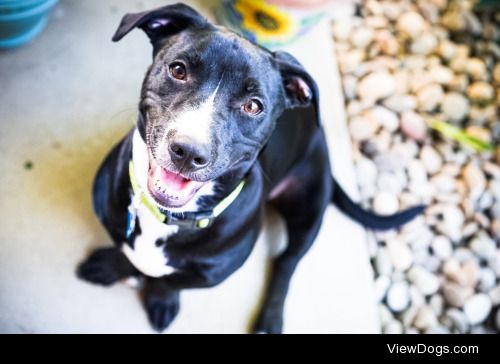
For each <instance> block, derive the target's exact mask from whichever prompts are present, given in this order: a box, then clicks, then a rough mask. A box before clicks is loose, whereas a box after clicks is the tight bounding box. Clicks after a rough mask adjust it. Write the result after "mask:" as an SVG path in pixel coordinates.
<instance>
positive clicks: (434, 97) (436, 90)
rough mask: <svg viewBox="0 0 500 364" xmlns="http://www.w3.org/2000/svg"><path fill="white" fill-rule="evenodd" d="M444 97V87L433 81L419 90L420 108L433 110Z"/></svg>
mask: <svg viewBox="0 0 500 364" xmlns="http://www.w3.org/2000/svg"><path fill="white" fill-rule="evenodd" d="M443 98H444V92H443V88H442V87H441V86H440V85H438V84H436V83H431V84H429V85H426V86H424V87H422V88H421V89H420V90H419V91H418V93H417V99H418V108H419V110H422V111H427V112H429V111H432V110H434V109H436V108H437V107H438V106H439V105H440V104H441V102H442V101H443Z"/></svg>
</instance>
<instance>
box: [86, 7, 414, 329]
mask: <svg viewBox="0 0 500 364" xmlns="http://www.w3.org/2000/svg"><path fill="white" fill-rule="evenodd" d="M135 27H139V28H141V29H143V30H144V31H145V32H146V33H147V34H148V36H149V38H150V39H151V42H152V44H153V49H154V52H153V54H154V62H153V65H152V66H151V68H150V69H149V71H148V73H147V75H146V79H145V81H144V85H143V92H142V98H141V104H140V115H139V118H138V124H137V128H138V130H139V131H140V134H141V136H142V138H143V139H144V141H146V142H147V145H148V148H149V149H150V152H151V153H152V155H154V157H155V158H157V160H158V161H160V162H161V163H162V165H164V167H165V168H175V166H174V165H172V163H171V160H170V159H169V157H168V154H167V153H168V152H167V151H165V150H158V147H157V145H158V143H155V142H154V141H155V140H156V139H155V138H162V137H165V136H164V135H163V134H164V133H165V130H166V127H167V125H168V123H169V122H170V121H169V120H170V118H171V117H172V115H175V113H176V111H177V110H181V109H182V107H181V106H179V105H185V104H186V103H187V104H190V105H197V104H199V103H200V102H202V100H203V99H205V98H206V97H207V96H208V95H210V93H211V92H212V91H213V90H214V88H215V87H216V86H218V85H222V86H221V91H220V93H219V94H218V95H219V96H218V97H217V99H216V101H215V112H214V115H215V116H214V120H213V124H212V126H211V128H212V132H213V135H211V141H212V142H211V144H210V145H209V146H207V148H209V149H210V161H209V164H208V166H207V167H206V168H202V169H198V170H189V169H187V170H183V171H182V172H183V173H184V175H185V176H187V177H188V178H190V179H192V180H197V181H202V182H204V181H216V183H217V189H216V193H215V195H212V196H206V197H203V196H202V197H201V198H200V200H199V205H200V208H202V209H206V208H211V207H213V206H215V204H216V203H217V202H219V201H221V200H222V199H223V198H224V197H225V196H227V195H228V194H229V193H230V192H231V191H232V190H233V189H234V188H235V186H236V185H238V183H239V182H240V181H241V180H242V179H243V178H246V185H245V187H244V189H243V191H242V192H241V194H240V195H239V196H238V198H237V199H236V200H235V201H234V202H233V203H232V204H231V205H230V206H229V208H227V210H226V211H224V213H223V214H222V215H221V216H219V217H218V218H217V219H216V220H215V222H214V223H213V225H212V226H210V227H209V228H206V229H182V228H181V229H180V230H179V231H178V233H177V234H175V235H173V236H171V237H169V238H168V242H165V241H159V242H158V243H159V244H163V246H164V250H163V251H164V254H165V256H168V258H169V264H170V265H172V266H173V267H174V268H175V272H174V273H172V274H170V275H166V276H164V277H161V278H151V277H144V278H145V279H146V285H145V288H144V299H145V307H146V310H147V313H148V316H149V319H150V322H151V324H152V325H153V327H154V328H155V329H157V330H163V329H165V328H166V327H168V325H169V324H170V323H171V322H172V320H173V319H174V318H175V316H176V314H177V312H178V310H179V291H180V290H182V289H187V288H198V287H210V286H214V285H217V284H218V283H220V282H222V281H223V280H224V279H226V278H227V277H228V276H230V275H231V274H232V273H233V272H234V271H236V270H237V269H238V268H239V267H240V266H241V265H242V264H243V263H244V262H245V260H246V259H247V257H248V256H249V254H250V253H251V251H252V248H253V246H254V243H255V241H256V239H257V237H258V235H259V232H260V229H261V223H262V214H263V209H264V206H265V205H266V204H269V205H272V206H274V208H275V209H277V211H279V212H280V213H281V215H282V216H283V218H284V219H285V221H286V227H287V231H288V246H287V248H286V250H285V251H284V252H283V253H282V254H281V255H280V256H279V257H277V258H276V259H275V260H274V262H273V266H272V273H271V277H270V282H269V285H268V288H267V294H266V296H265V302H264V305H263V307H262V310H261V312H260V314H259V316H258V319H257V321H256V323H255V326H254V331H255V332H265V333H280V332H281V330H282V324H283V318H282V316H283V306H284V302H285V297H286V294H287V290H288V285H289V281H290V278H291V276H292V274H293V272H294V270H295V268H296V266H297V264H298V263H299V261H300V259H301V258H302V256H303V255H304V254H305V253H306V252H307V251H308V249H309V247H310V246H311V245H312V243H313V242H314V239H315V238H316V235H317V233H318V230H319V228H320V226H321V223H322V218H323V213H324V211H325V209H326V207H327V206H328V204H330V203H332V202H333V203H335V204H336V205H337V206H338V207H339V208H340V209H341V210H342V211H343V212H345V213H346V214H347V215H349V216H350V217H352V218H353V219H355V220H356V221H358V222H360V223H362V224H363V225H365V226H366V227H369V228H373V229H389V228H393V227H396V226H399V225H401V224H404V223H406V222H408V221H409V220H411V219H412V218H413V217H415V216H416V215H417V214H419V213H420V212H421V211H422V209H423V207H421V206H419V207H415V208H412V209H410V210H407V211H404V212H401V213H399V214H396V215H393V216H388V217H380V216H376V215H373V214H371V213H369V212H365V211H363V210H362V209H361V208H360V207H359V206H358V205H357V204H355V203H354V202H352V201H351V200H350V199H349V197H348V196H347V195H346V193H345V192H344V191H343V190H342V189H341V188H340V186H339V185H338V184H337V182H336V181H335V179H334V178H333V177H332V173H331V169H330V161H329V158H328V150H327V145H326V142H325V137H324V133H323V129H322V128H321V127H320V124H319V110H318V102H319V98H318V91H317V87H316V85H315V83H314V81H313V79H312V78H311V77H310V75H309V74H308V73H307V72H306V71H305V70H304V68H303V67H302V66H301V65H300V64H299V62H297V61H296V60H295V59H294V58H293V57H292V56H291V55H289V54H287V53H284V52H275V53H272V52H269V51H267V50H265V49H262V48H260V47H258V46H256V45H253V44H251V43H249V42H248V41H246V40H244V39H242V38H239V37H237V36H235V35H232V33H229V32H228V31H226V30H224V29H222V28H219V27H215V26H213V25H211V24H209V23H208V22H207V21H206V20H205V19H204V18H203V17H201V16H200V15H199V14H198V13H197V12H195V11H194V10H192V9H191V8H189V7H187V6H185V5H182V4H177V5H173V6H166V7H163V8H161V9H157V10H154V11H150V12H144V13H140V14H129V15H127V16H125V17H124V19H123V21H122V23H121V25H120V27H119V29H118V30H117V33H116V34H115V37H114V40H115V41H117V40H119V39H121V38H122V37H123V36H124V35H126V34H127V33H128V32H129V31H130V30H132V29H133V28H135ZM179 55H182V57H184V58H183V59H184V60H185V62H186V63H187V64H188V71H190V76H191V79H190V82H191V84H188V83H184V84H179V83H176V82H174V80H172V79H169V78H168V77H167V76H166V75H165V72H164V69H165V65H167V64H168V63H169V62H171V61H172V60H174V59H176V58H178V57H181V56H179ZM250 96H252V97H258V99H259V100H261V102H262V104H263V107H264V110H263V112H262V113H261V114H259V115H256V116H252V117H250V116H249V115H246V114H244V113H242V112H241V109H240V107H239V105H241V103H242V102H244V101H245V100H246V99H247V98H248V97H250ZM234 105H236V106H234ZM297 107H301V108H297ZM171 134H172V133H170V135H168V138H174V139H175V137H176V136H175V133H174V135H171ZM169 142H171V140H170V139H169ZM155 148H156V149H155ZM131 158H132V132H131V133H130V134H129V135H128V136H126V137H125V138H124V139H123V141H122V142H121V143H120V144H119V145H117V146H116V147H115V148H114V149H113V150H112V151H111V153H110V154H109V155H108V157H107V158H106V160H105V161H104V163H103V165H102V166H101V168H100V170H99V172H98V174H97V177H96V180H95V185H94V191H93V192H94V206H95V211H96V214H97V216H98V217H99V219H100V220H101V222H102V223H103V225H104V226H105V227H106V229H107V231H108V232H109V234H110V235H111V237H112V239H113V241H114V242H115V244H116V247H115V248H109V249H101V250H98V251H96V252H94V253H93V254H92V255H91V256H90V257H89V258H88V259H87V260H86V261H85V262H84V263H83V264H82V265H80V267H79V269H78V274H79V276H80V277H81V278H83V279H85V280H87V281H90V282H93V283H97V284H103V285H110V284H112V283H115V282H117V281H119V280H121V279H124V278H127V277H131V276H137V275H141V273H140V272H139V271H138V270H137V269H136V268H135V267H134V266H133V265H132V264H131V263H130V262H129V261H128V260H127V258H126V257H125V255H124V254H123V253H122V252H121V250H120V247H121V246H122V244H129V245H131V246H133V244H134V240H135V236H137V234H141V226H140V224H138V225H137V226H136V228H135V231H134V233H133V234H132V236H130V237H128V238H127V236H126V230H127V208H128V206H129V204H130V203H131V187H130V186H131V184H130V179H129V174H128V164H129V161H130V160H131ZM346 243H348V242H346Z"/></svg>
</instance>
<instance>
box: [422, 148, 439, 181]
mask: <svg viewBox="0 0 500 364" xmlns="http://www.w3.org/2000/svg"><path fill="white" fill-rule="evenodd" d="M420 159H421V161H422V163H423V164H424V166H425V169H426V170H427V173H429V174H434V173H436V172H439V170H440V169H441V167H442V166H443V159H442V157H441V155H440V154H439V153H438V152H437V151H436V150H435V149H434V148H432V147H431V146H429V145H425V146H424V147H423V148H422V150H421V151H420Z"/></svg>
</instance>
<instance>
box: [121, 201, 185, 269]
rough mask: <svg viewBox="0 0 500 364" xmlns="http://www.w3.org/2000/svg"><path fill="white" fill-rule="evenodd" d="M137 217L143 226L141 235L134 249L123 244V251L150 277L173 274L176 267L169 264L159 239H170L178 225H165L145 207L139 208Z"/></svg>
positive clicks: (136, 240) (137, 237)
mask: <svg viewBox="0 0 500 364" xmlns="http://www.w3.org/2000/svg"><path fill="white" fill-rule="evenodd" d="M137 218H138V219H139V224H140V227H141V235H137V236H136V238H135V242H134V248H133V249H132V248H131V247H130V246H129V245H128V244H123V247H122V251H123V253H124V254H125V256H126V257H127V258H128V259H129V260H130V262H131V263H132V264H133V265H134V266H135V267H136V268H137V269H138V270H139V271H141V272H142V273H144V274H145V275H147V276H150V277H155V278H158V277H162V276H165V275H168V274H172V273H173V272H174V271H175V268H173V267H171V266H169V265H168V257H167V256H165V252H164V249H163V248H164V247H163V245H162V246H160V247H159V246H157V245H156V242H157V241H158V239H164V240H166V239H168V237H169V236H171V235H173V234H175V233H177V231H178V230H179V227H178V226H174V225H165V224H163V223H161V222H159V221H158V220H156V218H155V217H154V216H153V215H152V214H151V213H150V212H149V211H148V210H147V209H146V208H145V207H144V206H141V207H140V208H139V209H138V210H137Z"/></svg>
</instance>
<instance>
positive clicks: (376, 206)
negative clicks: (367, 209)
mask: <svg viewBox="0 0 500 364" xmlns="http://www.w3.org/2000/svg"><path fill="white" fill-rule="evenodd" d="M373 210H374V211H375V212H376V213H377V214H379V215H385V216H386V215H392V214H394V213H396V212H398V210H399V201H398V198H397V197H396V195H394V194H392V193H389V192H379V193H377V195H375V198H374V200H373Z"/></svg>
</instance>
